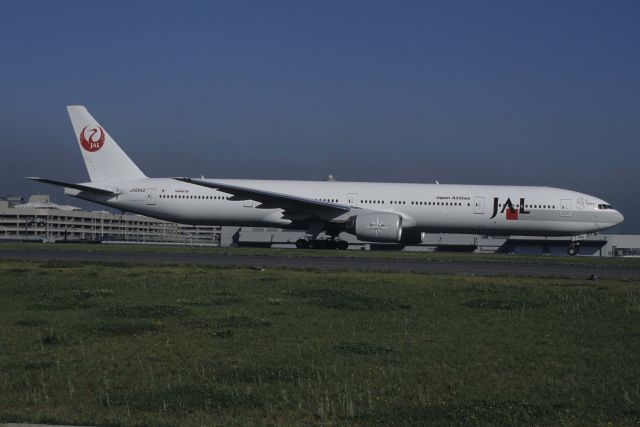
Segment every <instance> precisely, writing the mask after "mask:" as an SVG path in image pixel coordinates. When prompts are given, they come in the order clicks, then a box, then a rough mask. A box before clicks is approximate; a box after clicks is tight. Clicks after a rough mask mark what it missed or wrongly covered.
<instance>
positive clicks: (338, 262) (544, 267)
mask: <svg viewBox="0 0 640 427" xmlns="http://www.w3.org/2000/svg"><path fill="white" fill-rule="evenodd" d="M0 259H15V260H29V261H76V262H86V261H94V262H95V261H98V262H108V263H132V264H180V265H188V264H193V265H211V266H224V267H228V266H242V267H251V268H282V267H288V268H296V269H318V270H348V271H394V272H416V273H439V274H475V275H489V276H551V277H573V278H590V277H591V276H592V275H596V276H598V277H599V278H618V279H634V280H635V279H638V280H640V267H632V266H602V265H600V266H598V265H567V264H530V263H514V262H484V261H478V262H474V261H455V260H453V261H424V260H392V259H372V258H349V257H342V256H341V257H313V256H309V257H302V256H295V257H288V256H282V255H266V256H256V255H228V254H176V253H144V252H141V253H138V252H103V251H96V252H89V251H76V250H69V251H61V250H44V249H43V250H40V249H38V250H22V249H17V250H15V249H13V250H8V249H0Z"/></svg>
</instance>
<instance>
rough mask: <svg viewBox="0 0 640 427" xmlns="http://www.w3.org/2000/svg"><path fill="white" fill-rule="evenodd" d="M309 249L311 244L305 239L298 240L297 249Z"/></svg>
mask: <svg viewBox="0 0 640 427" xmlns="http://www.w3.org/2000/svg"><path fill="white" fill-rule="evenodd" d="M308 247H309V242H307V241H306V240H305V239H298V240H296V248H298V249H307V248H308Z"/></svg>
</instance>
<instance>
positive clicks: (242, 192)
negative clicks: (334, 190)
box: [174, 178, 354, 213]
mask: <svg viewBox="0 0 640 427" xmlns="http://www.w3.org/2000/svg"><path fill="white" fill-rule="evenodd" d="M174 179H176V180H178V181H181V182H186V183H188V184H195V185H200V186H202V187H208V188H212V189H214V190H218V191H222V192H223V193H227V194H231V196H232V197H231V199H230V200H255V201H258V202H260V205H258V206H256V207H257V208H258V209H284V210H285V211H303V212H309V211H334V212H336V213H342V212H349V211H350V210H351V209H354V207H353V206H349V205H343V204H340V203H329V202H323V201H320V200H314V199H310V198H307V197H300V196H293V195H290V194H283V193H276V192H273V191H266V190H259V189H256V188H249V187H242V186H238V185H230V184H225V183H221V182H216V181H210V180H204V179H194V178H174Z"/></svg>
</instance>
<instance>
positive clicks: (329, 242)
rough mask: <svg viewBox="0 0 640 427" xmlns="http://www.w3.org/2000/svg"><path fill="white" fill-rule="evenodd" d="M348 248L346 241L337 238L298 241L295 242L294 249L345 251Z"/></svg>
mask: <svg viewBox="0 0 640 427" xmlns="http://www.w3.org/2000/svg"><path fill="white" fill-rule="evenodd" d="M348 247H349V243H348V242H347V241H346V240H342V239H337V238H335V237H334V238H327V239H310V238H307V239H298V240H297V241H296V248H298V249H337V250H341V251H342V250H345V249H347V248H348Z"/></svg>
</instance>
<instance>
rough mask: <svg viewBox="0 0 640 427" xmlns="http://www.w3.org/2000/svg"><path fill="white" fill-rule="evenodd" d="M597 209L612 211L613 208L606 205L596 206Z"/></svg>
mask: <svg viewBox="0 0 640 427" xmlns="http://www.w3.org/2000/svg"><path fill="white" fill-rule="evenodd" d="M598 209H601V210H606V209H613V206H611V205H607V204H600V205H598Z"/></svg>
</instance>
